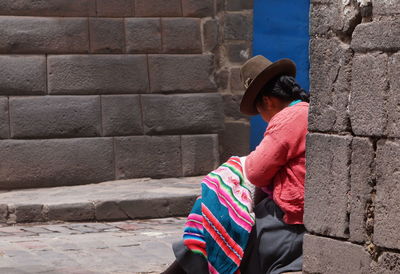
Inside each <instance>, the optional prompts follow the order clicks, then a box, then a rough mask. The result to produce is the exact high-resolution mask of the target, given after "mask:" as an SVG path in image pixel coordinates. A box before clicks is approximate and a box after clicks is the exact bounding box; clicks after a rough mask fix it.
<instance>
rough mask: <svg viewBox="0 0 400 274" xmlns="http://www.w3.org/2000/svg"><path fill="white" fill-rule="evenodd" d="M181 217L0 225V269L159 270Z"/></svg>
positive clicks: (170, 258) (77, 273) (177, 234)
mask: <svg viewBox="0 0 400 274" xmlns="http://www.w3.org/2000/svg"><path fill="white" fill-rule="evenodd" d="M183 224H184V218H165V219H152V220H138V221H124V222H113V223H58V224H38V225H31V224H30V225H16V226H4V227H0V273H7V274H14V273H63V274H64V273H71V274H72V273H73V274H83V273H85V274H86V273H160V272H161V271H162V270H164V269H165V268H166V266H167V265H168V264H170V263H171V262H172V261H173V258H174V255H173V252H172V249H171V244H172V242H174V241H176V240H178V239H180V237H181V232H182V227H183Z"/></svg>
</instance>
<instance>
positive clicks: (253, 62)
mask: <svg viewBox="0 0 400 274" xmlns="http://www.w3.org/2000/svg"><path fill="white" fill-rule="evenodd" d="M272 64H273V63H272V62H271V61H270V60H268V59H267V58H265V57H264V56H262V55H257V56H254V57H253V58H251V59H249V60H248V61H247V62H246V63H244V64H243V65H242V67H241V68H240V78H241V81H242V83H243V85H244V87H245V88H246V89H247V88H248V87H249V86H250V84H251V82H252V81H253V80H254V79H256V77H257V76H258V75H259V74H260V73H261V72H263V71H264V70H265V69H266V68H267V67H269V66H270V65H272Z"/></svg>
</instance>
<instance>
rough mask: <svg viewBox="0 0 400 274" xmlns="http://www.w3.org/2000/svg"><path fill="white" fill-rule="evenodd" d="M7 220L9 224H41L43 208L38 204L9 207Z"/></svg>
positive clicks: (43, 217) (43, 218)
mask: <svg viewBox="0 0 400 274" xmlns="http://www.w3.org/2000/svg"><path fill="white" fill-rule="evenodd" d="M8 211H9V216H8V219H9V221H10V222H11V223H14V222H15V223H27V222H43V221H44V220H45V216H44V214H43V206H42V205H38V204H36V205H35V204H23V205H10V206H9V208H8Z"/></svg>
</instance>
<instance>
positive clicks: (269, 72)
mask: <svg viewBox="0 0 400 274" xmlns="http://www.w3.org/2000/svg"><path fill="white" fill-rule="evenodd" d="M279 75H288V76H293V77H295V76H296V64H295V63H294V62H293V61H292V60H290V59H282V60H279V61H276V62H274V63H273V62H271V61H270V60H268V59H267V58H265V57H264V56H262V55H257V56H254V57H253V58H251V59H249V60H248V61H247V62H246V63H244V64H243V66H242V67H241V68H240V78H241V80H242V83H243V85H244V87H245V88H246V92H245V93H244V95H243V98H242V102H241V103H240V112H241V113H243V114H246V115H257V114H258V111H257V108H256V104H255V103H256V102H255V100H256V98H257V95H258V94H259V93H260V91H261V89H262V88H263V87H264V86H265V85H266V84H267V83H268V81H270V80H272V79H273V78H275V77H276V76H279Z"/></svg>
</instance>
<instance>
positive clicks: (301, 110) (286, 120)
mask: <svg viewBox="0 0 400 274" xmlns="http://www.w3.org/2000/svg"><path fill="white" fill-rule="evenodd" d="M308 108H309V104H308V103H307V102H301V103H297V104H295V105H294V106H290V107H286V108H284V109H283V110H281V111H280V112H278V113H277V114H275V116H274V117H272V119H271V121H270V123H269V127H275V126H283V125H288V124H290V123H292V122H295V123H298V122H300V121H302V122H304V121H305V122H306V124H305V126H307V120H308V119H307V118H308Z"/></svg>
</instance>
